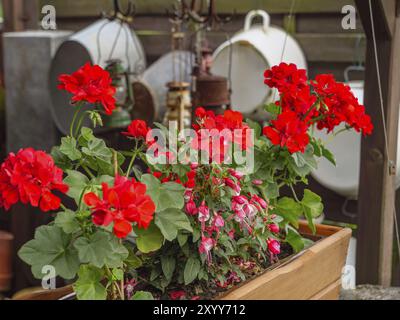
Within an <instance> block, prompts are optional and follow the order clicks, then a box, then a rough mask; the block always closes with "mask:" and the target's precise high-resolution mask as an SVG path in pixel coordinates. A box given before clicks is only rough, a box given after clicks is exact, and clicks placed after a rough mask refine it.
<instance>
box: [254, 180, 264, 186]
mask: <svg viewBox="0 0 400 320" xmlns="http://www.w3.org/2000/svg"><path fill="white" fill-rule="evenodd" d="M253 184H254V185H255V186H261V185H262V184H263V182H262V180H258V179H256V180H253Z"/></svg>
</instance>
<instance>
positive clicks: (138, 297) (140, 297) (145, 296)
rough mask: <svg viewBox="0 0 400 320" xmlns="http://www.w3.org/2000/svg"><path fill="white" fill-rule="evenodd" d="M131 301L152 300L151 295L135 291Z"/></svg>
mask: <svg viewBox="0 0 400 320" xmlns="http://www.w3.org/2000/svg"><path fill="white" fill-rule="evenodd" d="M131 300H154V297H153V295H152V294H151V293H150V292H147V291H137V292H136V293H135V294H134V295H133V297H132V298H131Z"/></svg>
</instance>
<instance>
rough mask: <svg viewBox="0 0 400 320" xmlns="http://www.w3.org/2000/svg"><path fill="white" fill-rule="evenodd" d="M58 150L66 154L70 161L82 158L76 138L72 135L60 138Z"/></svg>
mask: <svg viewBox="0 0 400 320" xmlns="http://www.w3.org/2000/svg"><path fill="white" fill-rule="evenodd" d="M59 150H60V152H61V153H63V154H64V155H66V156H67V157H68V158H69V159H70V160H71V161H75V160H79V159H81V158H82V153H81V152H80V151H79V150H78V148H77V145H76V140H75V138H73V137H64V138H62V139H61V146H60V149H59Z"/></svg>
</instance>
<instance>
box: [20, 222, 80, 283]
mask: <svg viewBox="0 0 400 320" xmlns="http://www.w3.org/2000/svg"><path fill="white" fill-rule="evenodd" d="M71 242H72V236H71V235H69V234H66V233H65V232H64V231H63V230H62V229H61V228H59V227H58V226H55V225H47V226H42V227H39V228H37V229H36V232H35V237H34V239H33V240H31V241H29V242H27V243H26V244H25V245H24V246H22V248H21V249H20V250H19V252H18V256H19V257H20V258H21V259H22V260H23V261H24V262H26V263H28V264H29V265H30V266H31V267H32V273H33V275H34V276H35V278H37V279H42V277H43V274H42V268H43V267H44V266H46V265H51V266H53V267H54V268H55V272H56V274H57V275H58V276H60V277H62V278H64V279H73V278H74V277H75V275H76V272H77V271H78V269H79V258H78V252H77V251H76V249H75V248H74V247H73V246H71Z"/></svg>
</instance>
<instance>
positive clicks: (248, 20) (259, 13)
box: [244, 10, 271, 32]
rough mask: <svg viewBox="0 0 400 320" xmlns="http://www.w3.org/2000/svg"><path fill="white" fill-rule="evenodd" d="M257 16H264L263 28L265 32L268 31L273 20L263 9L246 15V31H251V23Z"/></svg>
mask: <svg viewBox="0 0 400 320" xmlns="http://www.w3.org/2000/svg"><path fill="white" fill-rule="evenodd" d="M255 17H262V18H263V24H262V28H263V30H264V32H267V31H268V28H269V25H270V22H271V18H270V17H269V14H268V13H266V12H265V11H263V10H253V11H250V12H249V13H248V14H247V15H246V19H245V22H244V31H249V30H250V29H251V25H252V23H253V19H254V18H255Z"/></svg>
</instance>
